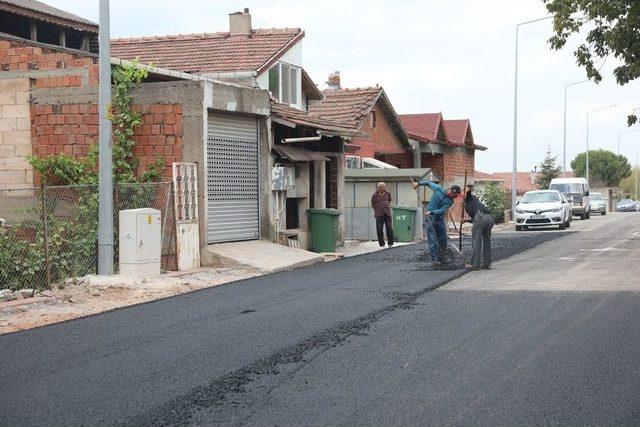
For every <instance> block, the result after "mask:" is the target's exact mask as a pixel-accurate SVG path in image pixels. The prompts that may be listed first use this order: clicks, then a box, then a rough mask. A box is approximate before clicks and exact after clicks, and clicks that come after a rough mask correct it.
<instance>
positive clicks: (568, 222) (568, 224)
mask: <svg viewBox="0 0 640 427" xmlns="http://www.w3.org/2000/svg"><path fill="white" fill-rule="evenodd" d="M565 226H566V227H567V228H570V227H571V220H569V221H567V223H566V224H565Z"/></svg>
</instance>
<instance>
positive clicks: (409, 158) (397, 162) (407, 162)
mask: <svg viewBox="0 0 640 427" xmlns="http://www.w3.org/2000/svg"><path fill="white" fill-rule="evenodd" d="M375 158H376V159H378V160H380V161H383V162H385V163H389V164H390V165H393V166H397V167H399V168H401V169H407V168H412V167H413V153H411V152H409V151H405V152H404V153H397V154H378V155H376V156H375Z"/></svg>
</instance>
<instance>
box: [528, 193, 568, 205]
mask: <svg viewBox="0 0 640 427" xmlns="http://www.w3.org/2000/svg"><path fill="white" fill-rule="evenodd" d="M559 201H560V195H559V194H558V193H556V192H555V191H554V192H551V191H549V192H545V193H527V194H525V195H524V197H522V203H555V202H559Z"/></svg>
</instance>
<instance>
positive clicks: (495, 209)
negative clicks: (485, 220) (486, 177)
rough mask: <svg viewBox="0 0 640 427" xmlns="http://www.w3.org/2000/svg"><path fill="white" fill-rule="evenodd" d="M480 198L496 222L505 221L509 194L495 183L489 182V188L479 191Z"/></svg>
mask: <svg viewBox="0 0 640 427" xmlns="http://www.w3.org/2000/svg"><path fill="white" fill-rule="evenodd" d="M478 198H479V199H480V200H482V203H484V204H485V205H486V206H487V208H488V209H489V212H491V216H493V219H494V220H495V222H496V224H498V223H501V222H504V210H505V209H506V208H507V194H506V192H505V191H504V190H503V189H501V188H499V187H498V186H497V185H496V184H495V183H493V182H492V183H489V185H487V188H485V189H484V190H483V191H479V192H478Z"/></svg>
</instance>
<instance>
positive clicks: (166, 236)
mask: <svg viewBox="0 0 640 427" xmlns="http://www.w3.org/2000/svg"><path fill="white" fill-rule="evenodd" d="M143 207H151V208H155V209H158V210H160V212H161V215H162V216H161V218H162V263H161V266H162V269H163V270H174V269H176V264H177V261H176V245H175V241H176V238H175V216H174V202H173V191H172V184H171V183H170V182H162V183H150V184H119V185H116V186H115V188H114V244H115V247H114V254H115V256H114V267H115V270H116V271H117V269H118V211H120V210H122V209H136V208H143ZM97 232H98V187H97V186H95V185H73V186H51V187H40V188H29V189H15V190H11V189H8V190H0V289H5V288H9V289H21V288H40V289H42V288H47V287H50V286H51V284H55V283H59V282H62V281H64V280H65V279H67V278H70V277H79V276H84V275H86V274H95V273H96V269H97V258H98V239H97Z"/></svg>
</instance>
